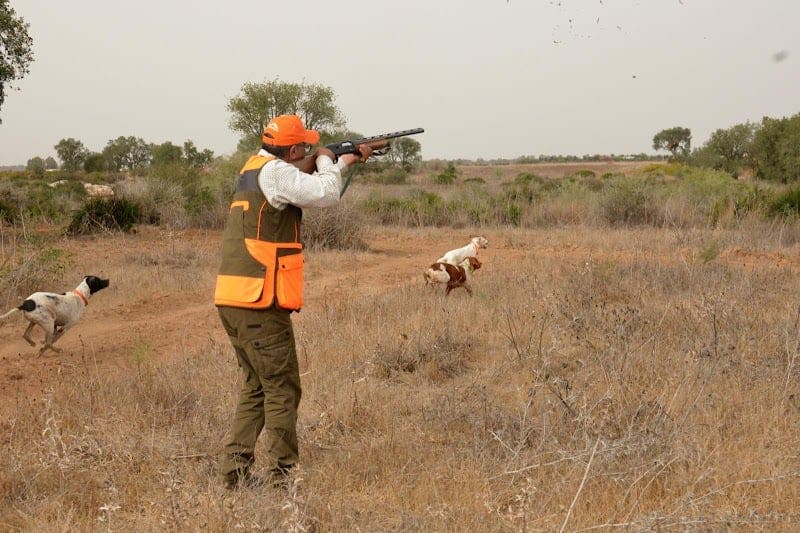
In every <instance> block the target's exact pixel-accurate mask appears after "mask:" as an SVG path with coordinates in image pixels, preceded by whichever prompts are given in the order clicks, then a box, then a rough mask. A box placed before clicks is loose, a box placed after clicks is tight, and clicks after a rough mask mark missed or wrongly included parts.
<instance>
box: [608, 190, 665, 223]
mask: <svg viewBox="0 0 800 533" xmlns="http://www.w3.org/2000/svg"><path fill="white" fill-rule="evenodd" d="M600 207H601V210H602V214H603V217H604V218H605V219H606V221H607V222H609V223H610V224H612V225H628V226H632V225H641V224H653V225H656V224H658V209H657V206H656V202H655V199H654V197H653V193H652V191H651V190H650V188H649V187H648V186H647V184H646V183H644V182H642V181H641V180H636V179H620V180H618V181H616V182H615V183H613V184H612V185H611V186H610V187H609V188H608V189H607V190H606V192H605V193H604V195H603V197H602V199H601V201H600Z"/></svg>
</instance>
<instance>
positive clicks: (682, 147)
mask: <svg viewBox="0 0 800 533" xmlns="http://www.w3.org/2000/svg"><path fill="white" fill-rule="evenodd" d="M691 148H692V132H691V130H689V128H682V127H680V126H676V127H674V128H669V129H666V130H661V131H659V132H658V133H656V134H655V136H654V137H653V149H654V150H669V151H670V152H672V157H673V158H677V157H678V154H679V152H680V155H682V156H684V157H685V156H688V155H689V152H690V151H691Z"/></svg>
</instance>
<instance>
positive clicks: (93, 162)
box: [83, 152, 108, 172]
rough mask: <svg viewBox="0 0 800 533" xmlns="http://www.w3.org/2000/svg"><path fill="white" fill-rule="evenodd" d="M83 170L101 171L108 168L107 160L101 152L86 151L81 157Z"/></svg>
mask: <svg viewBox="0 0 800 533" xmlns="http://www.w3.org/2000/svg"><path fill="white" fill-rule="evenodd" d="M83 170H85V171H86V172H103V171H104V170H108V160H107V159H106V158H105V156H104V155H103V154H101V153H97V152H89V153H86V154H85V155H84V157H83Z"/></svg>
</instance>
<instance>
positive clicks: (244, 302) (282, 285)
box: [214, 155, 303, 311]
mask: <svg viewBox="0 0 800 533" xmlns="http://www.w3.org/2000/svg"><path fill="white" fill-rule="evenodd" d="M273 159H275V157H273V156H259V155H255V156H253V157H251V158H250V159H248V161H247V163H245V165H244V167H243V168H242V170H241V172H240V174H239V179H238V181H237V182H236V192H235V193H234V195H233V201H232V202H231V207H230V214H229V215H228V223H227V225H226V227H225V232H224V233H223V236H222V264H221V265H220V268H219V274H218V275H217V285H216V288H215V290H214V304H215V305H217V306H226V307H242V308H246V309H266V308H268V307H272V306H273V305H275V306H276V307H278V308H279V309H285V310H290V311H298V310H300V308H301V307H302V306H303V252H302V250H303V245H302V243H301V242H300V221H301V220H302V217H303V211H302V210H301V209H300V208H299V207H297V206H294V205H291V204H290V205H287V206H286V207H285V208H284V209H275V208H274V207H272V206H271V205H270V204H269V202H267V199H266V197H265V196H264V193H263V192H262V191H261V188H260V187H259V185H258V175H259V173H260V172H261V168H262V167H263V166H264V165H266V164H267V163H268V162H269V161H272V160H273Z"/></svg>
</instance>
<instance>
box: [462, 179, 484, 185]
mask: <svg viewBox="0 0 800 533" xmlns="http://www.w3.org/2000/svg"><path fill="white" fill-rule="evenodd" d="M485 184H486V180H484V179H483V178H467V179H465V180H464V185H485Z"/></svg>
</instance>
